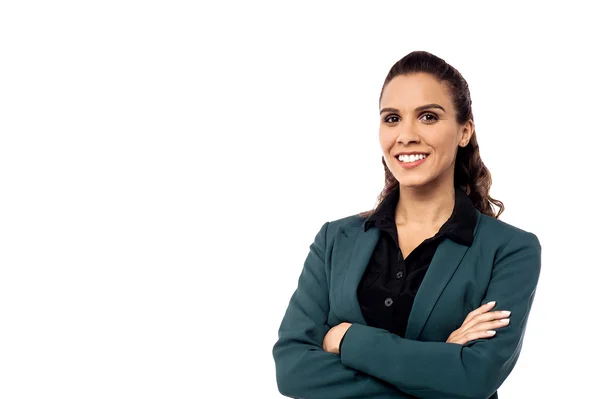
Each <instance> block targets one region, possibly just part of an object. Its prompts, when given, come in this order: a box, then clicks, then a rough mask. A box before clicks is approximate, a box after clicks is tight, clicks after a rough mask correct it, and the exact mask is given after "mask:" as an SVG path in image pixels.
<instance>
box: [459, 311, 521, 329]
mask: <svg viewBox="0 0 600 399" xmlns="http://www.w3.org/2000/svg"><path fill="white" fill-rule="evenodd" d="M508 316H510V310H495V311H493V312H487V313H482V314H478V315H476V316H474V317H473V318H472V319H471V320H469V321H468V322H466V323H463V325H462V326H461V329H463V330H464V331H466V330H468V329H470V328H472V327H473V326H475V325H477V324H480V323H484V322H487V321H492V320H499V319H505V318H507V317H508Z"/></svg>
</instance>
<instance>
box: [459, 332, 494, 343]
mask: <svg viewBox="0 0 600 399" xmlns="http://www.w3.org/2000/svg"><path fill="white" fill-rule="evenodd" d="M494 335H496V331H494V330H481V331H471V332H469V333H467V334H465V335H463V337H462V339H461V341H464V342H463V345H464V344H466V343H467V342H471V341H475V340H476V339H482V338H491V337H493V336H494Z"/></svg>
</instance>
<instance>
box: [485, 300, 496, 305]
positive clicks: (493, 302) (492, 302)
mask: <svg viewBox="0 0 600 399" xmlns="http://www.w3.org/2000/svg"><path fill="white" fill-rule="evenodd" d="M495 303H496V301H489V302H488V303H486V305H492V304H495Z"/></svg>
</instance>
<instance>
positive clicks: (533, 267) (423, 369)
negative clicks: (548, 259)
mask: <svg viewBox="0 0 600 399" xmlns="http://www.w3.org/2000/svg"><path fill="white" fill-rule="evenodd" d="M365 220H366V219H365V218H361V217H359V216H358V215H353V216H349V217H345V218H343V219H338V220H334V221H331V222H326V223H325V224H323V226H322V227H321V229H320V230H319V232H318V233H317V234H316V236H315V239H314V242H313V243H312V244H311V245H310V251H309V253H308V256H307V257H306V260H305V262H304V266H303V269H302V272H301V273H300V277H299V279H298V286H297V288H296V290H295V291H294V293H293V295H292V296H291V299H290V301H289V305H288V307H287V309H286V311H285V315H284V317H283V321H282V322H281V326H280V328H279V332H278V334H279V335H278V337H279V338H278V340H277V342H276V343H275V345H274V346H273V351H272V353H273V357H274V360H275V369H276V379H277V385H278V388H279V391H280V392H281V394H283V395H285V396H289V397H294V398H304V399H325V398H332V399H350V398H356V399H366V398H414V397H417V398H431V399H440V398H476V399H486V398H497V397H498V394H497V392H496V391H497V389H498V387H500V385H501V384H502V383H503V382H504V380H505V379H506V377H507V376H508V375H509V373H510V372H511V370H512V369H513V367H514V366H515V363H516V361H517V358H518V357H519V352H520V350H521V346H522V343H523V337H524V334H525V326H526V323H527V318H528V316H529V312H530V310H531V305H532V302H533V298H534V295H535V290H536V286H537V282H538V278H539V274H540V267H541V246H540V242H539V240H538V238H537V236H536V235H535V234H533V233H530V232H527V231H524V230H521V229H519V228H517V227H515V226H512V225H510V224H508V223H505V222H502V221H500V220H497V219H495V218H493V217H491V216H487V215H485V214H482V213H481V212H479V211H477V225H476V227H475V235H474V241H473V244H472V245H471V246H464V245H461V244H458V243H456V242H454V241H452V240H451V239H448V238H446V239H444V240H443V241H442V242H441V243H440V245H439V247H438V249H437V251H436V253H435V255H434V257H433V259H432V261H431V264H430V266H429V269H428V271H427V273H426V275H425V277H424V279H423V282H422V283H421V286H420V288H419V290H418V292H417V295H416V297H415V301H414V304H413V308H412V311H411V313H410V316H409V319H408V326H407V330H406V334H405V337H404V338H402V337H400V336H398V335H395V334H392V333H390V332H388V331H387V330H383V329H379V328H374V327H369V326H367V324H366V322H365V320H364V318H363V316H362V312H361V310H360V305H359V303H358V299H357V295H356V289H357V287H358V283H359V282H360V280H361V278H362V275H363V273H364V271H365V268H366V267H367V264H368V262H369V259H370V257H371V254H372V253H373V250H374V249H375V244H376V243H377V240H378V238H379V234H380V230H379V229H369V230H368V231H366V232H365V231H364V222H365ZM489 301H496V306H495V308H494V310H510V311H511V312H512V313H511V315H510V324H509V325H508V326H506V327H502V328H499V329H497V330H496V331H497V332H496V335H495V336H493V337H491V338H485V339H478V340H475V341H471V342H468V343H467V344H465V345H459V344H452V343H446V342H445V341H446V339H448V336H449V335H450V334H451V333H452V332H453V331H454V330H456V329H458V328H459V327H460V326H461V325H462V323H463V321H464V319H465V318H466V316H467V314H468V313H469V312H470V311H472V310H473V309H475V308H478V307H479V306H481V305H483V304H484V303H487V302H489ZM341 322H349V323H352V326H351V327H350V328H349V329H348V331H347V332H346V335H345V338H344V346H343V349H342V353H341V356H340V355H337V354H333V353H328V352H325V351H324V350H323V348H322V344H323V338H324V337H325V334H326V333H327V331H329V329H330V328H331V327H333V326H336V325H337V324H339V323H341Z"/></svg>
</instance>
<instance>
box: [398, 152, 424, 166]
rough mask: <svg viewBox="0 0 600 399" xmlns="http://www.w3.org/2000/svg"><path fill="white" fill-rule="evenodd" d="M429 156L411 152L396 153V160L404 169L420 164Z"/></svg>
mask: <svg viewBox="0 0 600 399" xmlns="http://www.w3.org/2000/svg"><path fill="white" fill-rule="evenodd" d="M428 157H429V154H411V155H398V156H397V157H395V158H396V161H397V162H398V163H399V164H400V166H402V167H403V168H404V169H412V168H416V167H417V166H419V165H421V164H422V163H423V162H425V160H426V159H427V158H428Z"/></svg>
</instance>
